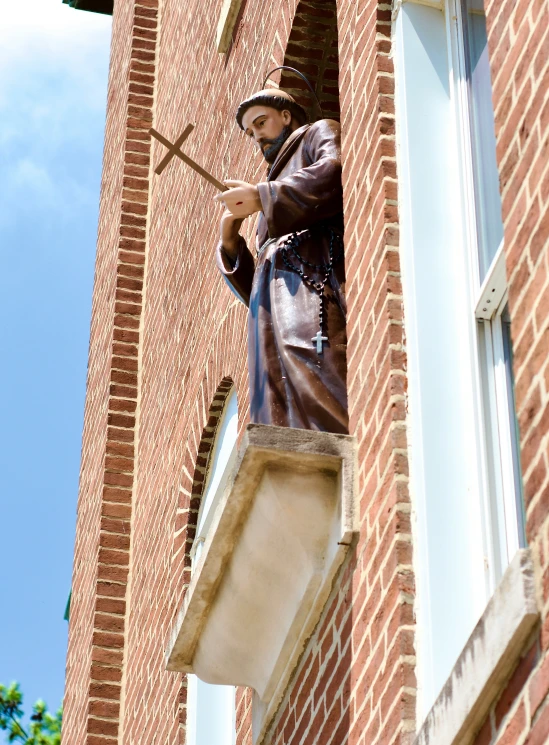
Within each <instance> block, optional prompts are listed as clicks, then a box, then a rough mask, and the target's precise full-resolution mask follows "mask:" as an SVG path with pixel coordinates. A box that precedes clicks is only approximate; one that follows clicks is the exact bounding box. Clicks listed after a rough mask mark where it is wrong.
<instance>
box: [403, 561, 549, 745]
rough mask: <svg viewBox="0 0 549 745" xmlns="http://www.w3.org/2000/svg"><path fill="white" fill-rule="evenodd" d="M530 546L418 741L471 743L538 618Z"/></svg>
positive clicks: (510, 570)
mask: <svg viewBox="0 0 549 745" xmlns="http://www.w3.org/2000/svg"><path fill="white" fill-rule="evenodd" d="M538 619H539V611H538V608H537V604H536V597H535V586H534V568H533V564H532V558H531V555H530V550H529V549H523V550H521V551H517V553H516V555H515V557H514V558H513V561H512V562H511V563H510V564H509V566H508V567H507V571H506V572H505V574H504V576H503V578H502V580H501V582H500V584H499V586H498V587H497V589H496V591H495V593H494V595H493V596H492V598H491V600H490V601H489V603H488V605H487V606H486V610H485V611H484V613H483V614H482V617H481V619H480V620H479V622H478V623H477V625H476V626H475V629H474V630H473V633H472V634H471V636H470V637H469V639H468V641H467V644H466V645H465V647H464V649H463V652H462V653H461V654H460V656H459V658H458V660H457V662H456V664H455V666H454V669H453V670H452V673H451V675H450V677H449V678H448V680H447V681H446V684H445V685H444V688H443V689H442V691H441V693H440V695H439V697H438V698H437V700H436V701H435V703H434V704H433V707H432V709H431V711H430V712H429V714H428V715H427V718H426V719H425V722H424V723H423V726H422V727H421V729H420V731H419V733H418V735H417V737H416V739H415V740H414V745H470V743H471V742H472V741H473V739H474V737H475V735H476V733H477V731H478V729H479V728H480V727H481V725H482V724H483V722H484V720H485V718H486V715H487V714H488V711H489V709H490V707H491V705H492V704H493V703H494V701H495V700H496V698H497V696H498V695H499V693H501V690H502V686H503V685H504V684H505V682H506V680H507V678H508V677H509V675H510V674H511V672H512V671H513V668H514V667H515V665H516V663H517V662H518V659H519V657H520V654H521V652H522V651H523V649H524V644H525V642H526V640H527V638H528V636H529V635H530V633H531V631H532V630H533V628H534V626H535V625H536V623H537V622H538Z"/></svg>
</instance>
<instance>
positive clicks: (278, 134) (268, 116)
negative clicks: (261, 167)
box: [242, 106, 295, 164]
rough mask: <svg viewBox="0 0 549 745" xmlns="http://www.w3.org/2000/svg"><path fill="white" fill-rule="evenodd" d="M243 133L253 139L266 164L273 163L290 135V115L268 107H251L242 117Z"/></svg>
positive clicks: (292, 129)
mask: <svg viewBox="0 0 549 745" xmlns="http://www.w3.org/2000/svg"><path fill="white" fill-rule="evenodd" d="M242 125H243V127H244V131H245V132H246V134H247V135H248V136H249V137H253V139H254V140H255V142H256V144H257V146H258V147H259V149H260V150H261V152H262V154H263V157H264V158H265V160H266V161H267V163H271V164H272V163H274V162H275V160H276V156H277V155H278V153H279V152H280V149H281V147H282V145H283V144H284V143H285V142H286V140H287V139H288V137H289V136H290V135H291V134H292V132H293V131H294V129H295V127H293V126H292V115H291V113H290V112H289V111H287V110H284V111H278V110H277V109H272V108H271V107H270V106H251V107H250V108H249V109H248V111H246V113H245V114H244V116H243V117H242Z"/></svg>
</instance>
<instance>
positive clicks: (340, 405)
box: [217, 89, 348, 434]
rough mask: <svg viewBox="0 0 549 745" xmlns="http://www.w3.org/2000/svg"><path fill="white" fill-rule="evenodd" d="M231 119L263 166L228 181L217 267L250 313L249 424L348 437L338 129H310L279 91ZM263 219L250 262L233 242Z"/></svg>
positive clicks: (253, 100) (327, 123) (331, 125)
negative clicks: (263, 171) (261, 173)
mask: <svg viewBox="0 0 549 745" xmlns="http://www.w3.org/2000/svg"><path fill="white" fill-rule="evenodd" d="M236 121H237V122H238V125H239V126H240V128H241V129H242V130H244V132H245V133H246V134H247V135H248V136H249V137H252V138H253V139H254V141H255V143H256V145H257V146H258V147H259V148H260V150H261V152H262V154H263V156H264V158H265V160H266V161H267V163H268V164H269V171H268V178H267V181H265V182H261V183H259V184H257V186H254V185H252V184H248V183H245V182H243V181H226V182H225V183H226V185H227V186H229V187H230V188H229V190H228V191H226V192H224V193H223V194H221V195H219V197H217V199H218V200H220V201H222V202H224V204H225V206H226V208H227V209H226V210H225V212H224V214H223V216H222V218H221V241H220V243H219V245H218V248H217V264H218V266H219V269H220V271H221V273H222V274H223V276H224V277H225V279H226V281H227V282H228V283H229V284H230V286H231V287H232V289H233V291H234V292H235V293H236V294H237V295H238V296H239V297H240V299H241V300H242V301H243V302H244V303H246V305H248V307H249V314H248V366H249V376H250V419H251V421H252V422H255V423H260V424H273V425H278V426H282V427H298V428H301V429H315V430H322V431H326V432H337V433H343V434H345V433H347V432H348V414H347V391H346V349H347V338H346V332H345V318H346V304H345V269H344V261H343V202H342V187H341V150H340V126H339V124H338V122H335V121H332V120H330V119H322V120H320V121H317V122H315V123H314V124H307V114H306V112H305V110H304V109H303V108H302V107H301V106H300V105H299V104H298V103H297V102H296V101H295V100H294V99H293V98H292V96H290V95H289V94H288V93H286V92H285V91H282V90H276V89H269V90H263V91H260V92H259V93H256V94H254V95H253V96H251V97H250V98H249V99H247V100H246V101H243V102H242V103H241V104H240V106H239V108H238V111H237V115H236ZM255 212H261V214H260V216H259V221H258V228H257V236H256V251H257V259H256V260H255V261H254V259H253V257H252V254H251V252H250V251H249V249H248V247H247V245H246V241H245V240H244V238H243V237H242V236H241V235H240V234H239V230H240V226H241V225H242V222H243V220H244V218H246V217H248V216H249V215H252V214H253V213H255Z"/></svg>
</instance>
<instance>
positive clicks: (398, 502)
mask: <svg viewBox="0 0 549 745" xmlns="http://www.w3.org/2000/svg"><path fill="white" fill-rule="evenodd" d="M154 3H155V0H140V1H139V2H137V3H135V4H134V1H133V0H117V3H116V4H115V13H114V30H113V51H112V63H111V83H110V88H109V108H108V125H107V139H106V151H105V167H104V185H103V192H102V207H101V231H100V235H99V243H98V268H97V277H96V285H95V291H94V317H93V321H92V335H91V346H90V379H89V384H88V398H87V413H86V426H85V431H84V446H83V453H84V456H83V477H82V482H81V495H80V507H79V523H78V539H77V549H76V558H75V580H74V604H73V612H72V618H71V627H70V644H69V657H68V674H67V699H66V718H65V724H64V731H63V742H64V743H65V745H81V744H83V743H90V745H112V744H113V743H114V742H117V743H122V744H123V745H126V744H127V745H130V744H131V745H137V744H138V743H143V745H149V744H150V743H153V742H158V743H162V745H164V743H166V745H168V744H169V743H177V742H180V743H183V742H184V740H185V726H184V725H185V713H186V709H185V703H186V687H185V681H184V679H183V677H182V676H180V675H176V674H173V673H168V672H166V671H165V669H164V648H165V644H166V641H167V639H168V635H169V632H170V630H171V628H172V625H173V622H174V619H175V615H176V612H177V610H178V609H179V607H180V605H181V601H182V597H183V594H184V592H185V588H186V586H187V584H188V580H189V562H188V548H189V541H190V540H192V537H193V528H194V524H195V520H196V513H197V510H198V506H199V499H200V495H201V476H202V474H203V468H204V461H203V459H204V455H205V448H206V449H207V448H208V447H210V446H211V435H212V431H211V428H212V426H213V425H214V422H213V420H212V416H213V415H214V414H215V409H216V406H217V404H218V402H219V397H220V396H221V397H222V396H223V395H224V393H225V392H226V390H227V385H229V384H230V383H229V381H232V383H233V384H234V386H235V388H236V391H237V395H238V402H239V420H240V428H241V429H242V427H243V426H244V424H245V423H246V421H247V416H248V398H247V373H246V360H245V354H246V330H245V324H246V311H245V309H244V308H243V307H242V306H241V305H240V304H239V303H238V302H237V301H236V300H235V298H234V297H233V296H232V295H231V294H230V292H229V291H228V289H227V288H226V286H225V285H224V283H223V282H222V280H221V279H220V277H219V276H218V274H217V271H216V269H215V265H214V261H213V247H214V244H215V241H216V237H217V230H218V228H217V223H218V220H219V216H220V208H219V206H218V205H216V204H214V203H213V202H212V198H213V196H214V193H215V192H214V191H213V189H212V188H211V187H210V186H209V185H208V184H206V183H205V182H203V181H202V180H201V179H200V178H199V177H198V176H196V175H195V174H194V173H193V172H192V171H190V170H189V169H187V168H185V166H184V165H183V164H182V163H180V162H179V161H173V162H172V163H170V165H169V166H168V168H166V170H165V171H164V173H163V174H162V175H161V176H160V177H157V176H155V175H154V174H152V172H151V170H150V163H152V164H156V163H157V162H158V161H159V160H160V159H161V157H162V155H163V148H162V146H160V145H159V144H158V143H156V142H154V143H153V144H152V145H151V143H150V140H149V138H148V136H147V135H146V130H147V128H148V126H149V123H150V121H151V111H152V114H153V117H152V121H153V123H154V126H155V127H156V128H157V129H158V130H160V131H161V132H162V133H164V134H165V135H166V136H167V137H168V138H170V139H171V140H172V141H173V140H174V139H175V138H176V137H177V135H179V134H180V133H181V132H182V131H183V129H184V127H185V125H186V124H187V123H188V122H191V121H192V122H193V123H194V124H195V125H196V128H195V130H194V131H193V133H192V135H191V136H190V137H189V139H188V140H187V142H186V143H185V150H186V152H188V154H189V155H190V156H191V157H193V158H195V159H196V160H198V161H199V162H200V163H201V164H203V165H204V166H205V167H206V168H208V169H209V170H211V171H212V172H213V173H215V174H216V175H218V176H219V177H221V178H223V177H233V178H235V177H236V178H243V179H248V180H250V181H258V180H260V179H263V178H264V177H265V165H264V163H263V161H262V158H261V156H260V155H259V154H258V153H257V152H256V151H255V150H254V149H253V146H252V145H251V143H250V142H249V141H248V140H247V138H244V137H243V136H242V134H241V133H240V131H239V130H238V128H237V127H236V125H235V124H234V123H233V118H234V112H235V110H236V107H237V105H238V103H239V102H240V100H242V99H243V98H244V97H245V96H247V95H249V94H250V93H251V92H253V91H254V90H256V89H257V88H258V87H259V86H260V85H261V83H262V81H263V77H264V75H265V73H266V72H267V71H268V70H269V69H271V68H272V67H275V66H276V65H279V64H282V63H283V62H286V63H289V64H292V63H294V64H296V65H297V66H298V67H303V65H310V67H309V68H308V71H309V72H310V73H311V75H312V76H313V78H314V82H315V84H316V87H317V91H318V92H319V94H320V96H321V98H322V102H323V106H324V108H325V111H326V113H328V112H330V113H333V114H334V115H336V116H337V115H339V113H340V114H341V121H342V126H343V156H344V176H343V177H344V200H345V220H346V265H347V276H348V283H347V287H348V300H349V326H348V333H349V350H348V362H349V376H348V387H349V404H350V420H351V431H352V432H353V433H354V434H355V435H356V436H357V438H358V441H359V448H360V473H359V481H360V539H359V541H358V544H357V546H356V548H355V550H354V552H352V554H351V556H350V557H349V558H348V560H347V562H346V564H345V566H344V568H343V570H342V573H341V576H340V579H339V580H338V582H337V583H336V586H335V587H334V590H333V593H332V596H331V598H330V600H329V602H328V604H327V606H326V609H325V611H324V615H323V618H322V620H321V622H320V624H319V626H318V628H317V631H316V632H315V634H314V636H313V638H312V639H311V641H310V643H309V645H308V647H307V650H306V652H305V654H304V655H303V658H302V660H301V663H300V665H299V668H298V669H297V670H296V674H295V678H294V681H293V683H292V685H291V686H290V689H289V690H288V692H287V696H286V698H285V701H284V702H283V705H282V707H281V709H280V711H279V714H278V716H277V718H276V719H275V721H274V722H273V729H272V733H271V737H270V740H271V742H273V743H284V744H285V745H289V744H290V743H296V745H297V743H299V742H302V743H312V742H315V743H316V742H318V743H329V742H331V743H333V745H343V744H344V743H346V742H350V743H351V742H352V743H360V745H363V744H364V745H366V743H368V745H370V744H377V743H380V744H383V745H389V743H391V744H392V743H399V742H407V741H409V740H410V737H411V732H412V731H413V729H414V710H415V681H414V650H413V614H412V604H413V594H414V583H413V574H412V567H411V537H410V506H409V497H408V491H407V459H406V438H405V429H404V419H405V404H404V394H405V356H404V352H403V328H402V299H401V291H400V280H399V255H398V215H397V207H396V196H397V195H396V170H395V142H394V108H393V69H392V61H391V57H390V51H391V42H390V7H389V6H388V5H383V4H378V3H376V2H365V1H364V0H354V1H353V2H350V1H348V0H340V1H339V2H338V3H337V7H336V5H335V4H334V2H333V0H302V2H301V3H299V6H297V2H296V0H274V1H273V2H272V3H268V4H265V3H259V2H257V0H247V2H245V3H243V7H242V10H241V13H240V18H239V21H238V24H237V28H236V29H235V33H234V37H233V43H232V45H231V48H230V49H229V52H228V53H227V54H226V55H224V56H219V55H218V54H217V53H216V52H215V31H216V26H217V18H218V13H219V10H220V3H219V2H218V0H188V2H186V3H181V2H175V0H164V2H163V3H161V6H160V12H159V16H158V38H156V36H155V28H156V25H155V24H156V20H155V18H156V12H155V7H156V6H155V4H154ZM296 8H297V12H296ZM336 10H337V26H336ZM145 11H146V12H145ZM307 19H309V20H310V21H311V22H310V23H309V25H308V26H305V28H306V29H307V31H306V32H305V31H304V30H303V29H304V21H307ZM311 19H314V20H311ZM145 30H146V33H145ZM338 31H339V33H338ZM319 35H322V37H323V40H322V41H321V40H320V36H319ZM338 38H339V101H338V95H337V93H338V90H337V88H338V86H337V82H338V74H337V55H336V46H335V42H336V40H337V39H338ZM319 49H321V50H322V52H323V55H322V60H319V59H318V50H319ZM326 51H329V54H328V55H327V56H326ZM319 62H322V64H321V65H319V64H318V63H319ZM315 65H316V67H315ZM313 67H315V70H313ZM155 75H156V88H155V95H154V107H153V108H151V107H152V102H153V99H152V98H151V89H150V86H151V85H152V83H153V80H154V79H155ZM137 76H138V77H137ZM292 84H294V83H292ZM137 85H139V86H144V87H143V88H141V87H140V88H137V87H136V86H137ZM130 86H131V87H130ZM296 93H297V94H298V95H299V93H300V90H299V89H297V90H296ZM132 96H139V100H135V99H133V98H132ZM133 106H138V107H139V110H134V109H130V107H133ZM126 140H128V142H130V141H131V144H125V143H126ZM149 150H150V155H151V157H150V162H149ZM124 170H125V173H124ZM123 174H124V176H125V177H126V179H128V178H131V179H132V180H131V181H127V180H126V182H125V183H122V179H123ZM130 217H131V219H130ZM254 227H255V226H254V220H253V219H252V220H249V221H248V224H247V225H245V233H246V235H247V236H248V237H250V236H252V235H253V232H254ZM128 241H130V242H131V243H128ZM143 241H145V242H143ZM145 248H146V250H144V249H145ZM128 262H129V263H128ZM130 266H131V267H133V268H132V269H131V271H130V272H129V274H128V271H129V270H126V269H124V267H130ZM130 280H131V285H128V282H129V281H130ZM141 280H143V283H144V284H143V287H141V285H140V282H141ZM117 283H118V293H119V296H118V298H116V299H115V291H116V286H117ZM141 291H142V298H141ZM120 293H122V294H120ZM141 299H142V303H141V302H140V301H141ZM115 302H117V303H124V305H122V306H120V305H118V307H116V306H115ZM141 305H142V306H143V308H144V311H143V314H142V316H141V315H140V311H141ZM122 330H124V331H123V333H124V338H119V337H118V336H117V334H118V333H119V332H121V331H122ZM113 371H114V372H113ZM113 374H115V375H116V376H119V375H120V376H122V377H121V378H120V379H117V380H115V381H114V383H115V384H116V385H117V386H124V389H123V390H122V389H121V388H116V389H111V390H110V391H109V385H110V381H111V376H112V375H113ZM122 378H123V379H122ZM130 388H131V390H130ZM109 395H110V398H109ZM134 403H136V404H137V406H136V407H134ZM115 406H116V408H115ZM113 417H115V418H116V419H115V420H113ZM134 417H136V419H134ZM109 418H110V429H109ZM214 418H215V417H214ZM115 443H117V444H115ZM132 445H133V448H134V449H133V451H132V449H131V446H132ZM121 446H122V449H121ZM113 447H114V448H115V450H113V449H112V448H113ZM92 451H93V454H94V456H93V458H92V456H91V452H92ZM88 453H89V454H88ZM113 481H114V482H115V483H112V482H113ZM105 482H107V483H106V484H105ZM88 483H90V484H91V485H90V486H88ZM104 484H105V485H106V490H103V485H104ZM113 500H114V501H113ZM112 510H115V514H113V513H112ZM101 511H103V512H105V511H107V515H106V517H107V522H106V521H105V520H104V521H103V526H102V529H101V526H100V514H101ZM130 515H131V518H130ZM106 540H108V541H109V542H110V543H109V545H108V546H107V545H105V541H106ZM130 541H131V544H130ZM113 550H116V552H117V553H116V554H114V553H112V551H113ZM100 551H101V553H99V552H100ZM106 552H107V553H106ZM108 552H111V553H108ZM128 567H129V578H128V579H127V582H126V578H127V571H128ZM105 572H107V575H108V576H107V578H108V579H109V582H108V583H106V582H105ZM107 587H108V592H110V593H111V594H113V593H117V601H118V602H117V603H116V604H115V605H113V604H112V600H111V601H108V602H107V604H105V602H106V592H107ZM124 602H125V604H124ZM96 603H98V606H97V607H98V608H99V609H104V610H106V611H107V613H105V614H100V615H96V616H95V617H94V607H95V604H96ZM105 627H106V628H105ZM107 633H108V634H109V636H108V637H107V636H105V634H107ZM92 657H93V658H94V659H96V661H97V662H96V663H93V662H92ZM92 665H93V666H92ZM107 676H110V678H109V679H107ZM98 684H100V687H99V688H98V687H97V686H98ZM250 702H251V697H250V695H249V693H248V692H246V691H241V692H240V693H239V696H238V706H237V727H238V732H239V734H238V742H239V744H240V743H243V744H244V743H246V744H248V743H250V742H251V730H250ZM88 707H89V710H88ZM120 707H121V708H120ZM119 711H120V712H121V713H120V716H119ZM120 720H121V721H122V724H121V725H119V721H120Z"/></svg>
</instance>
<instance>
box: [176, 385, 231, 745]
mask: <svg viewBox="0 0 549 745" xmlns="http://www.w3.org/2000/svg"><path fill="white" fill-rule="evenodd" d="M237 424H238V406H237V399H236V392H235V390H234V388H232V389H231V391H230V392H229V394H228V396H227V398H226V399H225V402H224V407H223V412H222V414H221V417H220V420H219V423H218V425H217V431H216V435H215V440H214V444H213V447H212V451H211V455H210V460H209V468H208V473H207V476H206V481H205V484H204V490H203V495H202V500H201V504H200V509H199V512H198V517H197V521H196V535H195V538H194V540H193V545H192V547H191V573H192V572H193V571H194V570H195V568H196V567H197V566H198V564H199V562H200V557H201V553H202V547H203V546H204V543H205V541H206V538H207V535H208V531H209V529H210V525H211V523H212V521H213V518H214V514H215V511H216V508H217V505H218V504H219V501H220V500H221V497H222V496H223V493H224V491H225V488H226V486H227V482H228V479H229V475H230V473H231V470H232V467H233V465H234V463H235V460H236V455H237V447H236V445H237V443H236V434H237V430H236V427H237ZM227 427H229V429H227ZM223 437H231V438H234V440H233V442H232V446H231V443H230V442H229V443H228V444H229V447H227V448H226V449H225V450H224V451H221V452H220V450H219V449H218V448H220V445H221V442H220V438H223ZM220 454H221V456H222V457H221V460H220V462H218V460H217V457H218V455H220ZM212 489H213V491H212ZM206 685H207V684H202V685H200V684H199V681H198V679H197V677H196V675H187V722H186V726H187V731H186V743H187V745H214V744H213V743H211V744H210V743H207V744H205V743H204V742H203V738H202V739H201V737H200V733H199V732H198V731H197V727H198V723H197V713H198V696H199V691H200V690H201V691H202V695H208V694H207V688H206V687H205V686H206ZM217 688H219V686H217ZM222 688H224V689H226V691H225V695H226V696H227V698H228V699H229V702H230V704H229V705H230V707H231V713H232V719H231V723H230V724H229V722H227V725H228V726H230V728H231V731H230V733H227V736H228V739H229V740H230V743H228V742H227V740H224V741H223V742H224V745H235V743H236V687H235V686H222ZM213 715H215V712H213ZM215 745H217V743H216V744H215Z"/></svg>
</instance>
